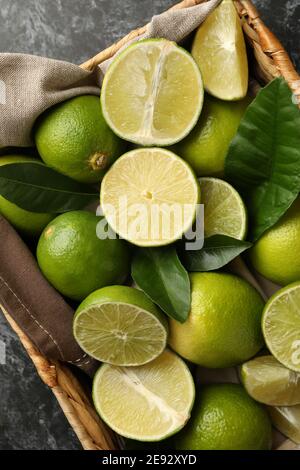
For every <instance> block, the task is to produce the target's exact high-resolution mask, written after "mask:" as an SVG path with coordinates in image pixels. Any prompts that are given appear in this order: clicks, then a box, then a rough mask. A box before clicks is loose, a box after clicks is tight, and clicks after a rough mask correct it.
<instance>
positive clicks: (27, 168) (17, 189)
mask: <svg viewBox="0 0 300 470" xmlns="http://www.w3.org/2000/svg"><path fill="white" fill-rule="evenodd" d="M0 194H1V195H2V196H4V197H5V198H6V199H8V200H9V201H11V202H13V203H14V204H17V205H18V206H19V207H21V208H22V209H26V210H28V211H32V212H50V213H60V212H67V211H71V210H78V209H83V208H84V207H85V206H86V205H87V204H89V203H90V202H91V201H92V200H95V199H97V198H98V196H99V194H98V192H95V191H94V190H93V188H92V189H91V188H90V187H89V186H86V185H83V184H80V183H77V182H76V181H73V180H72V179H70V178H68V177H67V176H64V175H61V174H60V173H57V172H56V171H54V170H52V168H49V167H47V166H46V165H43V164H42V163H39V162H37V163H35V162H30V163H26V162H25V163H24V162H20V163H13V164H8V165H3V166H1V167H0Z"/></svg>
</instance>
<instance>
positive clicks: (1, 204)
mask: <svg viewBox="0 0 300 470" xmlns="http://www.w3.org/2000/svg"><path fill="white" fill-rule="evenodd" d="M35 161H36V160H35V159H33V158H29V157H25V156H23V155H9V156H3V157H2V156H1V157H0V166H2V165H9V164H13V163H19V162H28V163H30V162H35ZM0 214H2V215H3V216H4V217H5V218H6V219H7V220H8V221H9V222H10V223H11V224H12V225H13V226H14V227H15V228H16V229H17V230H19V231H20V232H22V233H23V234H25V235H29V236H35V235H39V234H40V233H41V232H42V230H43V229H44V227H45V226H46V225H47V224H49V222H50V220H51V219H53V217H54V215H52V214H43V213H38V212H29V211H27V210H24V209H22V208H21V207H19V206H17V205H16V204H13V203H12V202H10V201H8V200H7V199H5V198H4V197H3V196H0Z"/></svg>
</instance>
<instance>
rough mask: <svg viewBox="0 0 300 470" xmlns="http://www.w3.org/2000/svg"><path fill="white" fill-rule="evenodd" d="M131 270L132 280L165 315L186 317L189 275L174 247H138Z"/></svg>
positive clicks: (181, 319)
mask: <svg viewBox="0 0 300 470" xmlns="http://www.w3.org/2000/svg"><path fill="white" fill-rule="evenodd" d="M131 273H132V277H133V280H134V281H135V282H136V284H137V285H138V286H139V287H140V288H141V289H142V290H143V291H144V292H145V293H146V294H147V295H148V297H150V299H151V300H152V301H153V302H155V303H156V304H157V305H159V307H160V308H161V309H162V310H163V311H164V312H165V313H166V314H167V315H168V316H169V317H171V318H174V319H175V320H177V321H179V322H181V323H183V322H185V321H186V319H187V317H188V314H189V311H190V305H191V294H190V279H189V275H188V273H187V271H186V270H185V269H184V267H183V266H182V264H181V262H180V260H179V258H178V255H177V252H176V249H175V248H174V247H165V248H142V249H139V250H138V251H137V253H136V255H135V257H134V259H133V263H132V271H131Z"/></svg>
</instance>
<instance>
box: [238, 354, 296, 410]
mask: <svg viewBox="0 0 300 470" xmlns="http://www.w3.org/2000/svg"><path fill="white" fill-rule="evenodd" d="M241 378H242V382H243V385H244V387H245V389H246V390H247V392H248V393H249V395H250V396H251V397H252V398H254V399H255V400H257V401H260V402H261V403H265V404H266V405H272V406H292V405H297V404H300V374H299V373H298V374H297V373H296V372H294V371H292V370H290V369H287V368H286V367H284V366H283V365H282V364H281V363H280V362H278V361H277V360H276V359H275V357H273V356H261V357H256V358H255V359H252V360H251V361H249V362H246V363H245V364H243V366H242V368H241Z"/></svg>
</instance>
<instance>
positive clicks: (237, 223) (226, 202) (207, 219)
mask: <svg viewBox="0 0 300 470" xmlns="http://www.w3.org/2000/svg"><path fill="white" fill-rule="evenodd" d="M199 183H200V189H201V203H202V204H204V232H205V236H206V237H211V236H212V235H217V234H218V235H227V236H229V237H233V238H237V239H238V240H243V239H244V238H245V237H246V233H247V211H246V207H245V204H244V203H243V201H242V198H241V196H240V195H239V193H238V192H237V191H236V190H235V189H234V188H233V187H232V186H231V185H230V184H229V183H226V181H223V180H220V179H217V178H200V179H199Z"/></svg>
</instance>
